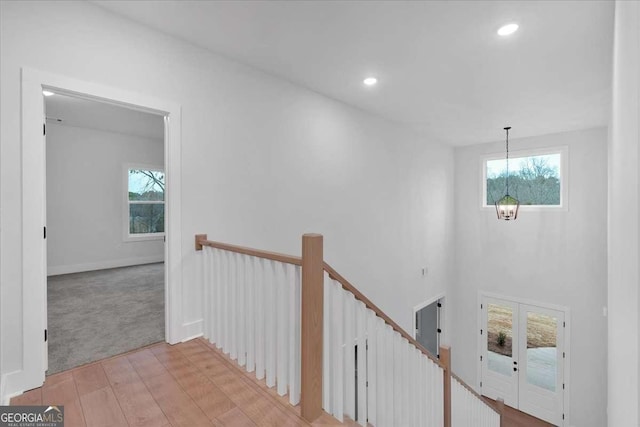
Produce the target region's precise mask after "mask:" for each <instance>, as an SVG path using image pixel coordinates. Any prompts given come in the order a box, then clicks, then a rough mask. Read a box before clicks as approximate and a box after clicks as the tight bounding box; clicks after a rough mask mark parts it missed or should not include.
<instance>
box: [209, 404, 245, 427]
mask: <svg viewBox="0 0 640 427" xmlns="http://www.w3.org/2000/svg"><path fill="white" fill-rule="evenodd" d="M213 425H214V426H216V427H255V426H256V424H255V423H254V422H253V421H251V418H249V417H247V415H246V414H245V413H244V412H242V411H241V410H240V409H239V408H234V409H232V410H230V411H229V412H227V413H225V414H224V415H221V416H219V417H218V418H217V419H216V420H215V421H214V423H213Z"/></svg>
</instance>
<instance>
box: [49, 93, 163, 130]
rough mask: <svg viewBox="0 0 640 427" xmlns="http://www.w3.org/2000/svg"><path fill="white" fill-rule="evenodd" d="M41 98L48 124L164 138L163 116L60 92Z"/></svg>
mask: <svg viewBox="0 0 640 427" xmlns="http://www.w3.org/2000/svg"><path fill="white" fill-rule="evenodd" d="M44 99H45V107H46V114H47V122H48V123H57V124H61V125H66V126H77V127H84V128H90V129H98V130H102V131H107V132H117V133H123V134H127V135H135V136H141V137H144V138H154V139H158V141H164V118H163V117H162V116H159V115H155V114H150V113H144V112H142V111H136V110H131V109H129V108H125V107H120V106H117V105H112V104H107V103H104V102H99V101H95V100H89V99H83V98H77V97H74V96H67V95H61V94H55V95H53V96H46V97H45V98H44ZM58 120H62V121H61V122H59V121H58Z"/></svg>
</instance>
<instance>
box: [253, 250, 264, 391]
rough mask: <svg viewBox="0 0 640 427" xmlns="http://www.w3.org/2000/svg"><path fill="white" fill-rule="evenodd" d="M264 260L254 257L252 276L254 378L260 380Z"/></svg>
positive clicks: (262, 340) (262, 370) (262, 374)
mask: <svg viewBox="0 0 640 427" xmlns="http://www.w3.org/2000/svg"><path fill="white" fill-rule="evenodd" d="M265 262H266V260H264V259H262V258H255V264H254V265H255V267H256V268H255V271H254V276H255V279H256V285H255V291H256V292H255V294H256V298H255V300H254V302H255V308H256V318H255V334H256V347H255V351H256V356H255V357H256V378H257V379H259V380H261V379H263V378H264V373H265V368H264V365H265V355H264V349H265V342H264V341H265V304H266V303H267V301H266V300H265V274H266V269H265V268H264V267H265V265H264V264H265Z"/></svg>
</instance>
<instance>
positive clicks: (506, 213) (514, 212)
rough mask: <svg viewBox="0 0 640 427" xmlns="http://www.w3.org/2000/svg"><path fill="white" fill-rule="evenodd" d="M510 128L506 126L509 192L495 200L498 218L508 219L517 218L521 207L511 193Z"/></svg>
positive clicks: (507, 183)
mask: <svg viewBox="0 0 640 427" xmlns="http://www.w3.org/2000/svg"><path fill="white" fill-rule="evenodd" d="M509 129H511V126H507V127H505V128H504V130H505V131H506V133H507V138H506V139H507V140H506V148H507V156H506V161H507V165H506V166H507V168H506V169H507V176H506V179H505V187H506V190H507V192H506V193H505V195H504V196H503V197H502V198H501V199H500V200H498V201H497V202H495V205H496V213H497V214H498V219H504V220H507V221H509V220H514V219H516V218H517V217H518V210H519V209H520V202H519V201H518V200H517V199H516V198H515V197H513V196H512V195H510V194H509Z"/></svg>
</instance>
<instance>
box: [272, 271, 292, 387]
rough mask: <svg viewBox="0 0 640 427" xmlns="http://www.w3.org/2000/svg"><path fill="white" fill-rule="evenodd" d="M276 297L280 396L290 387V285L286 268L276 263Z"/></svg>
mask: <svg viewBox="0 0 640 427" xmlns="http://www.w3.org/2000/svg"><path fill="white" fill-rule="evenodd" d="M275 269H276V276H275V277H276V295H277V298H278V301H277V304H276V305H275V306H274V307H275V308H276V310H277V311H276V315H277V322H278V326H277V332H278V333H277V341H278V348H277V351H276V357H277V381H276V382H277V387H278V388H277V392H278V395H280V396H284V395H285V394H287V389H288V385H289V379H288V375H289V366H288V365H289V321H288V320H289V292H288V291H289V284H288V283H287V277H286V271H285V266H284V264H283V263H281V262H276V263H275Z"/></svg>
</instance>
